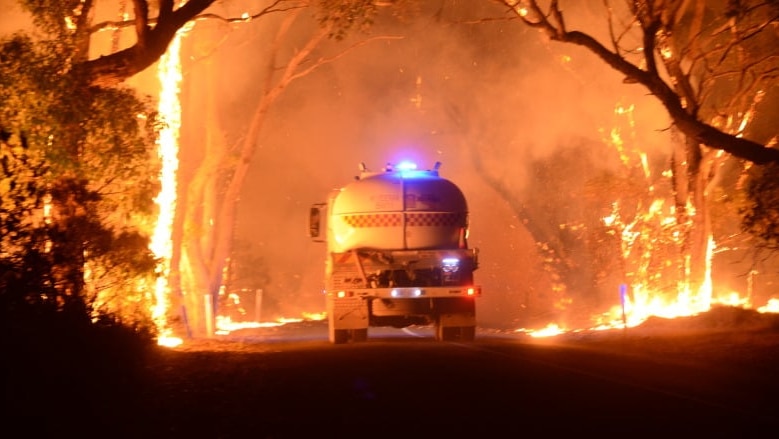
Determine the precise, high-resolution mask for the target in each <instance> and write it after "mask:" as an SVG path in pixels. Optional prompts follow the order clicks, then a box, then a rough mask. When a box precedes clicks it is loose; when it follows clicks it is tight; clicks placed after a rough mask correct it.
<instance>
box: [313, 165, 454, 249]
mask: <svg viewBox="0 0 779 439" xmlns="http://www.w3.org/2000/svg"><path fill="white" fill-rule="evenodd" d="M330 205H331V209H332V210H331V212H330V221H331V222H330V224H329V227H330V229H331V230H330V232H331V233H332V237H333V239H332V241H331V246H332V248H331V249H330V250H331V251H333V252H345V251H349V250H356V249H383V250H388V249H393V250H431V249H439V250H441V249H457V248H465V247H466V243H465V239H466V236H465V234H466V231H467V227H468V224H467V223H468V207H467V203H466V200H465V196H464V195H463V193H462V191H461V190H460V189H459V188H458V187H457V186H456V185H455V184H454V183H452V182H450V181H449V180H447V179H445V178H442V177H440V176H439V175H438V166H436V167H435V168H433V169H431V170H417V169H414V168H413V167H411V166H409V165H403V164H400V165H398V166H387V167H386V168H385V169H384V170H383V171H382V172H368V171H363V172H362V173H361V174H360V175H359V176H358V177H357V179H356V180H355V181H353V182H351V183H349V184H347V185H346V186H344V187H343V188H341V189H340V190H338V191H336V192H335V193H334V194H333V196H332V197H331V200H330Z"/></svg>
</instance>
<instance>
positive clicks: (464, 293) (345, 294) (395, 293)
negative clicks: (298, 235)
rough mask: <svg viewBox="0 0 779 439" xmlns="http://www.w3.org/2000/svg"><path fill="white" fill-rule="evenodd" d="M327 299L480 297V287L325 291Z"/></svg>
mask: <svg viewBox="0 0 779 439" xmlns="http://www.w3.org/2000/svg"><path fill="white" fill-rule="evenodd" d="M325 294H326V295H327V297H328V299H336V300H337V299H347V298H354V297H361V298H365V299H429V298H442V297H481V286H478V285H469V286H446V287H396V288H350V289H343V290H327V291H325Z"/></svg>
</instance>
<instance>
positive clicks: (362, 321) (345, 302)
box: [327, 297, 368, 343]
mask: <svg viewBox="0 0 779 439" xmlns="http://www.w3.org/2000/svg"><path fill="white" fill-rule="evenodd" d="M327 316H328V334H329V339H330V342H331V343H346V342H347V341H349V340H352V341H365V339H366V338H367V330H368V301H367V300H366V299H363V298H361V297H347V298H341V299H334V298H328V300H327Z"/></svg>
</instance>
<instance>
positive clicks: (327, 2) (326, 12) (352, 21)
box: [316, 0, 419, 40]
mask: <svg viewBox="0 0 779 439" xmlns="http://www.w3.org/2000/svg"><path fill="white" fill-rule="evenodd" d="M418 6H419V5H417V4H415V0H389V1H377V0H318V1H317V3H316V8H317V19H318V21H319V24H320V25H321V26H322V27H324V28H326V29H330V35H329V36H330V37H331V38H334V39H336V40H342V39H344V38H345V37H346V35H347V34H349V32H351V31H353V30H357V31H358V32H366V31H367V30H368V29H370V28H371V26H373V23H374V19H375V18H376V15H377V13H378V11H379V8H380V7H390V8H391V11H392V14H394V15H395V16H397V17H402V16H404V15H406V14H410V13H412V12H413V11H415V10H416V9H417V7H418Z"/></svg>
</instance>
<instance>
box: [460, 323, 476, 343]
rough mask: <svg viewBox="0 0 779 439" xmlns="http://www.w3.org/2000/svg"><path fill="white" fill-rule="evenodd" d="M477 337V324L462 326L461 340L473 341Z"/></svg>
mask: <svg viewBox="0 0 779 439" xmlns="http://www.w3.org/2000/svg"><path fill="white" fill-rule="evenodd" d="M474 338H476V327H475V326H461V327H460V340H461V341H473V339H474Z"/></svg>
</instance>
